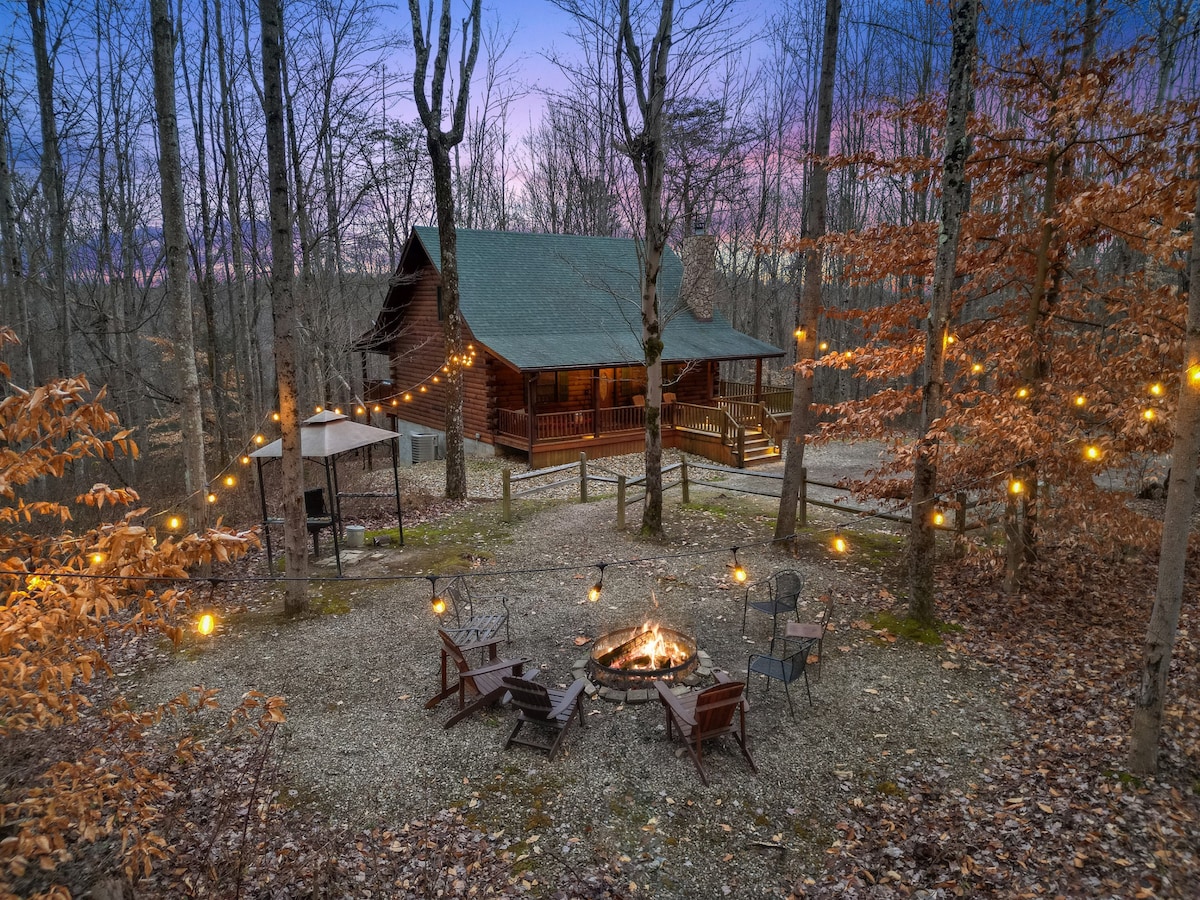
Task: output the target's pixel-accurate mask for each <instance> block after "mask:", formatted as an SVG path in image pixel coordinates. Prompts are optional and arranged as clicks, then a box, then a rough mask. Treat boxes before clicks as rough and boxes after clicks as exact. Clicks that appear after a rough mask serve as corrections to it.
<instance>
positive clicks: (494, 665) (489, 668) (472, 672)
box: [459, 656, 532, 681]
mask: <svg viewBox="0 0 1200 900" xmlns="http://www.w3.org/2000/svg"><path fill="white" fill-rule="evenodd" d="M528 662H532V660H531V659H529V657H527V656H522V657H521V658H520V659H498V660H496V661H495V662H490V663H488V664H487V665H486V666H480V667H479V668H478V669H468V670H467V671H466V672H461V673H459V680H460V681H461V680H462V679H463V678H474V677H475V676H476V675H486V674H487V673H488V672H501V671H503V670H505V669H512V668H516V667H517V666H523V665H525V664H526V663H528Z"/></svg>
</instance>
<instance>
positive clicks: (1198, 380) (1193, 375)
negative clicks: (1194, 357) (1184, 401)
mask: <svg viewBox="0 0 1200 900" xmlns="http://www.w3.org/2000/svg"><path fill="white" fill-rule="evenodd" d="M1187 377H1188V382H1189V383H1190V384H1191V385H1192V387H1200V363H1196V364H1195V365H1193V366H1190V367H1189V368H1188V370H1187Z"/></svg>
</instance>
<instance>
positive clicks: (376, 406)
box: [372, 400, 396, 413]
mask: <svg viewBox="0 0 1200 900" xmlns="http://www.w3.org/2000/svg"><path fill="white" fill-rule="evenodd" d="M392 402H393V403H395V402H396V401H395V400H393V401H392ZM372 411H373V412H377V413H378V412H383V407H382V406H380V405H379V404H378V403H376V404H375V406H373V407H372Z"/></svg>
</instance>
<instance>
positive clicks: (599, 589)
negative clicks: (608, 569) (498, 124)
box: [588, 562, 608, 603]
mask: <svg viewBox="0 0 1200 900" xmlns="http://www.w3.org/2000/svg"><path fill="white" fill-rule="evenodd" d="M607 565H608V563H602V562H599V563H596V568H597V569H599V570H600V577H599V578H598V579H597V580H596V583H595V584H593V585H592V586H591V588H589V589H588V600H590V601H591V602H592V603H595V602H596V601H597V600H599V599H600V595H601V594H602V593H603V592H604V567H605V566H607Z"/></svg>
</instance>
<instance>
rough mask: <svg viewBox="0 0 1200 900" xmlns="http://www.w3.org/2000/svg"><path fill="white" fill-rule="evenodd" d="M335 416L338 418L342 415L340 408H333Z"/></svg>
mask: <svg viewBox="0 0 1200 900" xmlns="http://www.w3.org/2000/svg"><path fill="white" fill-rule="evenodd" d="M333 414H334V415H336V416H340V415H341V414H342V408H341V407H340V406H335V407H334V408H333Z"/></svg>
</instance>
